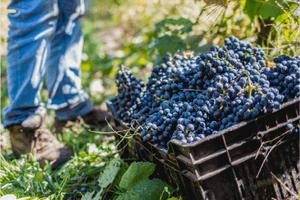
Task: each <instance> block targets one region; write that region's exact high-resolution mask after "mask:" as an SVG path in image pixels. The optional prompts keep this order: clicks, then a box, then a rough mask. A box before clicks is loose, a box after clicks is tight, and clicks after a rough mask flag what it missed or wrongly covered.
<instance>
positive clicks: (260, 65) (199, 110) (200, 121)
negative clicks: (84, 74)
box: [112, 37, 300, 147]
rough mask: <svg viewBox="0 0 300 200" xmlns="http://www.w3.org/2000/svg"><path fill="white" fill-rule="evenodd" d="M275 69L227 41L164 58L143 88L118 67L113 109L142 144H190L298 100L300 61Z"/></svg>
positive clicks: (281, 62) (283, 61) (278, 62)
mask: <svg viewBox="0 0 300 200" xmlns="http://www.w3.org/2000/svg"><path fill="white" fill-rule="evenodd" d="M274 63H275V66H273V67H268V66H267V64H266V60H265V57H264V52H263V50H262V49H260V48H256V47H253V46H251V44H249V43H247V42H242V41H240V40H238V39H237V38H235V37H230V38H227V39H225V44H224V47H218V46H212V47H211V49H210V51H208V52H205V53H202V54H200V55H197V56H189V57H187V56H182V55H177V54H176V55H174V56H172V55H169V54H168V55H166V56H165V57H164V59H163V63H162V64H161V65H160V66H158V67H155V68H154V69H153V71H152V74H151V76H150V78H149V80H148V83H147V84H146V85H145V84H144V83H143V81H142V80H140V79H137V78H135V77H134V76H133V74H132V73H131V72H130V71H129V70H128V69H127V68H125V67H121V68H120V69H119V71H118V74H117V77H116V83H117V86H118V96H117V97H115V98H114V99H113V100H112V103H113V104H114V107H115V109H116V110H117V118H119V119H120V120H122V121H124V122H126V123H127V124H130V125H131V126H132V127H134V128H135V129H138V130H139V131H140V133H141V136H142V137H143V139H144V140H146V141H148V140H149V141H151V142H153V143H156V144H159V145H161V146H162V147H165V146H166V144H167V142H168V141H169V140H171V139H177V140H180V141H182V142H185V143H191V142H194V141H197V140H200V139H202V138H204V137H206V136H207V135H211V134H215V133H217V132H218V131H220V130H223V129H226V128H228V127H230V126H232V125H234V124H237V123H239V122H241V121H244V120H249V119H252V118H255V117H257V116H258V115H261V114H264V113H267V112H271V111H273V110H276V109H279V108H280V106H281V105H282V103H284V102H286V101H289V100H291V99H295V98H299V97H300V58H299V57H295V58H290V57H288V56H285V55H282V56H279V57H277V58H275V59H274Z"/></svg>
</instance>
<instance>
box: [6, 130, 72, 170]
mask: <svg viewBox="0 0 300 200" xmlns="http://www.w3.org/2000/svg"><path fill="white" fill-rule="evenodd" d="M9 131H10V140H11V144H12V149H13V152H14V154H15V155H16V156H20V155H21V154H28V153H32V154H33V156H34V159H36V160H37V161H38V162H39V163H40V165H41V166H42V167H43V166H44V165H45V163H46V161H48V162H49V163H50V164H51V166H52V168H54V169H55V168H57V167H58V166H60V165H62V164H64V163H65V162H67V161H68V160H69V159H70V157H71V155H72V152H71V150H70V149H68V148H67V147H66V146H64V145H63V144H62V143H60V142H59V141H58V140H57V139H56V137H55V136H54V135H52V134H51V132H50V131H49V130H47V129H44V128H40V129H36V130H29V129H24V128H22V127H21V126H20V125H13V126H11V127H9Z"/></svg>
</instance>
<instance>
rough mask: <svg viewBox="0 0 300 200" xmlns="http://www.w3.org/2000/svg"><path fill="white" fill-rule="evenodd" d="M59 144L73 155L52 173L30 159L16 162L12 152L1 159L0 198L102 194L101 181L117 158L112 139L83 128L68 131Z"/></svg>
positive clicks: (71, 197)
mask: <svg viewBox="0 0 300 200" xmlns="http://www.w3.org/2000/svg"><path fill="white" fill-rule="evenodd" d="M59 138H60V140H61V141H63V142H64V143H65V144H67V145H68V146H69V147H71V148H72V149H73V151H74V156H73V157H72V159H71V160H70V161H69V162H67V163H66V164H65V165H63V166H62V167H61V168H60V169H58V170H56V171H53V170H52V169H51V167H50V165H46V166H45V167H44V168H41V167H40V166H39V164H38V163H37V162H35V161H33V160H32V159H31V157H30V156H29V155H27V156H22V157H21V158H19V159H16V158H15V157H14V156H13V155H12V154H11V153H10V149H5V153H4V155H0V165H1V167H0V196H2V195H7V194H13V195H15V196H16V197H17V198H26V199H45V198H46V197H48V198H49V199H80V198H81V197H82V195H84V194H85V193H87V192H91V191H94V190H99V186H98V182H97V181H98V177H99V176H100V174H101V172H102V171H103V169H104V167H105V165H106V164H107V163H108V161H110V160H111V159H113V158H115V157H118V153H117V150H116V146H115V144H114V141H113V138H112V137H111V136H103V135H101V134H100V133H95V132H93V133H92V132H90V131H88V130H87V129H85V128H80V129H78V130H77V131H76V132H73V131H72V130H67V131H65V132H64V134H63V135H61V136H59Z"/></svg>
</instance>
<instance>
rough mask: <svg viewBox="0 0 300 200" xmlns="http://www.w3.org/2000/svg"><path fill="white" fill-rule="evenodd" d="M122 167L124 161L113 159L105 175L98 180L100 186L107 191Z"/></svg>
mask: <svg viewBox="0 0 300 200" xmlns="http://www.w3.org/2000/svg"><path fill="white" fill-rule="evenodd" d="M121 165H122V160H120V159H113V160H111V161H110V162H109V164H108V165H107V166H106V167H105V168H104V171H103V173H102V174H101V175H100V177H99V179H98V183H99V186H100V187H101V188H102V189H105V188H106V187H107V186H109V185H110V184H111V183H112V182H113V181H114V180H115V178H116V176H117V174H118V172H119V170H120V167H121Z"/></svg>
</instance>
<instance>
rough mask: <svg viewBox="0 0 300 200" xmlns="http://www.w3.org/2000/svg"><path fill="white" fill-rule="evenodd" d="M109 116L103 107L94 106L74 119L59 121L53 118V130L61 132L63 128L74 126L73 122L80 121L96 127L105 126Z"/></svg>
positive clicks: (77, 122)
mask: <svg viewBox="0 0 300 200" xmlns="http://www.w3.org/2000/svg"><path fill="white" fill-rule="evenodd" d="M110 118H111V116H110V114H109V113H108V112H107V110H106V109H105V108H103V107H101V106H95V107H93V109H92V110H91V111H90V112H89V113H87V114H85V115H83V116H81V117H79V118H78V119H75V120H68V121H60V120H58V119H55V123H54V131H55V133H62V132H63V130H64V129H65V128H72V126H75V125H74V124H79V123H80V121H83V122H84V123H85V124H86V125H88V126H90V127H92V128H96V129H97V128H101V127H103V126H105V125H106V123H107V121H108V120H109V119H110Z"/></svg>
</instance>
